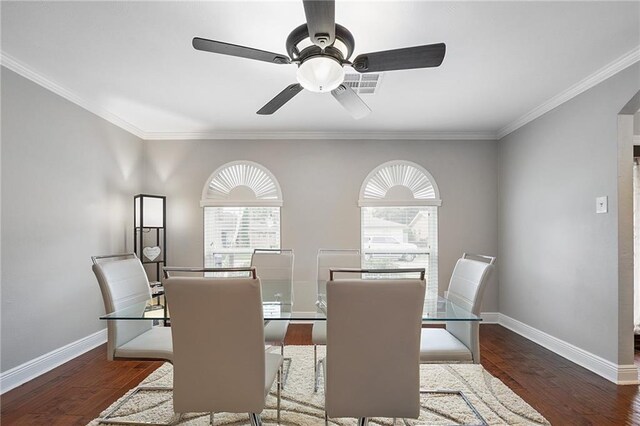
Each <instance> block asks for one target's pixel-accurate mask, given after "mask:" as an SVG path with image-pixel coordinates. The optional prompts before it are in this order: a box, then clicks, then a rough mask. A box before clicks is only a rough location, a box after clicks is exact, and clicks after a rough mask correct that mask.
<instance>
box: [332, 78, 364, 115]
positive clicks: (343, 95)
mask: <svg viewBox="0 0 640 426" xmlns="http://www.w3.org/2000/svg"><path fill="white" fill-rule="evenodd" d="M331 94H332V95H333V97H334V98H336V100H337V101H338V102H340V104H341V105H342V106H343V107H344V109H346V110H347V111H349V114H351V115H352V116H353V118H355V119H356V120H359V119H361V118H363V117H366V116H367V115H369V113H370V112H371V108H369V107H368V106H367V104H365V103H364V101H363V100H362V99H361V98H360V96H358V94H357V93H356V92H354V91H353V89H352V88H351V87H349V86H347V85H346V84H341V85H340V86H338V87H337V88H336V89H334V90H332V91H331Z"/></svg>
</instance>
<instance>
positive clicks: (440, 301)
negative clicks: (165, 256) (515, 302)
mask: <svg viewBox="0 0 640 426" xmlns="http://www.w3.org/2000/svg"><path fill="white" fill-rule="evenodd" d="M263 288H266V289H268V288H269V285H268V283H263ZM158 299H160V302H158ZM318 299H319V300H318V301H317V302H316V312H296V311H295V310H293V309H292V307H293V304H292V303H291V300H290V297H287V296H284V297H283V294H282V292H278V291H264V290H263V302H262V311H263V315H264V320H265V321H325V320H326V319H327V304H326V298H325V297H324V295H323V294H320V295H319V297H318ZM160 307H162V308H160ZM100 319H101V320H107V321H116V320H141V321H157V322H160V321H164V322H168V321H170V320H171V305H170V302H169V304H166V302H165V300H164V295H163V294H154V295H153V296H152V297H151V298H149V300H147V301H144V302H139V303H136V304H133V305H131V306H129V307H127V308H124V309H119V310H116V311H114V312H111V313H108V314H105V315H102V316H101V317H100ZM422 321H423V322H442V321H472V322H475V321H482V319H481V318H480V317H479V316H477V315H475V314H473V313H471V312H469V311H468V310H466V309H464V308H462V307H460V306H458V305H456V304H455V303H453V302H451V301H450V300H447V299H445V298H443V297H441V296H437V295H435V294H428V295H427V297H425V299H424V304H423V308H422Z"/></svg>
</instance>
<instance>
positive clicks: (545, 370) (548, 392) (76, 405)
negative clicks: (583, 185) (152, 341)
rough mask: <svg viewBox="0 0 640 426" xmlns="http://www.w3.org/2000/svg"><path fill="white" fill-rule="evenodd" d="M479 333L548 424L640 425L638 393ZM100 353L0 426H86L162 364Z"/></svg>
mask: <svg viewBox="0 0 640 426" xmlns="http://www.w3.org/2000/svg"><path fill="white" fill-rule="evenodd" d="M480 329H481V332H480V335H481V338H480V342H481V346H482V348H481V351H482V364H483V365H484V367H485V368H486V369H487V370H488V371H489V372H491V374H493V375H494V376H496V377H498V378H499V379H501V380H502V381H503V382H504V383H505V384H507V385H508V386H509V387H510V388H511V389H513V390H514V392H516V393H517V394H518V395H520V397H522V398H523V399H524V400H525V401H527V402H528V403H529V404H530V405H532V406H533V407H534V408H535V409H536V410H538V411H539V412H540V413H542V414H543V415H544V416H545V417H546V418H547V419H548V420H549V421H550V422H551V423H552V424H553V425H625V424H626V425H640V393H639V391H638V386H616V385H614V384H613V383H611V382H609V381H607V380H605V379H603V378H601V377H599V376H597V375H595V374H593V373H591V372H589V371H588V370H586V369H584V368H582V367H579V366H577V365H576V364H573V363H571V362H569V361H567V360H565V359H564V358H562V357H560V356H558V355H555V354H554V353H553V352H551V351H548V350H546V349H544V348H542V347H541V346H538V345H536V344H535V343H532V342H530V341H529V340H527V339H525V338H523V337H521V336H519V335H517V334H515V333H513V332H511V331H509V330H507V329H505V328H503V327H501V326H499V325H492V324H485V325H482V326H481V327H480ZM310 343H311V325H300V324H292V325H291V326H290V327H289V332H288V334H287V344H289V345H306V344H310ZM105 351H106V349H105V346H104V345H103V346H100V347H98V348H96V349H94V350H92V351H90V352H87V353H86V354H84V355H82V356H80V357H78V358H76V359H74V360H72V361H70V362H68V363H66V364H64V365H62V366H60V367H58V368H56V369H54V370H52V371H50V372H49V373H47V374H45V375H43V376H40V377H38V378H37V379H35V380H33V381H31V382H29V383H26V384H24V385H22V386H20V387H18V388H16V389H14V390H12V391H10V392H7V393H6V394H5V395H3V396H2V398H1V400H0V404H1V406H2V407H1V414H0V423H1V424H2V425H3V426H4V425H86V424H87V423H88V422H89V421H91V420H92V419H93V418H95V417H97V416H98V414H99V413H100V412H101V411H102V410H104V409H105V408H106V407H108V406H109V405H110V404H111V403H112V402H114V401H115V400H116V399H118V398H119V397H120V396H122V395H123V394H124V393H125V392H126V391H127V390H129V389H131V388H132V387H134V386H135V385H136V384H138V383H139V382H140V381H141V380H142V379H144V378H145V377H146V376H147V375H148V374H149V373H151V372H152V371H153V370H155V369H156V368H157V367H159V366H160V365H161V364H162V363H160V362H148V361H147V362H136V361H117V362H108V361H107V360H106V355H105ZM636 360H637V361H638V362H640V356H639V355H638V353H636Z"/></svg>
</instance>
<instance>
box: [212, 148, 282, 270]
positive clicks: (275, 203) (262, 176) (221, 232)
mask: <svg viewBox="0 0 640 426" xmlns="http://www.w3.org/2000/svg"><path fill="white" fill-rule="evenodd" d="M200 205H201V206H202V207H203V208H204V266H205V267H239V266H249V264H250V262H251V253H252V252H253V249H255V248H280V207H281V206H282V191H280V185H278V181H277V180H276V178H275V177H274V176H273V175H272V174H271V172H269V170H267V169H266V168H265V167H263V166H261V165H260V164H257V163H254V162H251V161H234V162H231V163H227V164H225V165H223V166H221V167H219V168H218V169H217V170H216V171H214V172H213V173H212V174H211V176H209V179H207V182H206V183H205V185H204V188H203V190H202V199H201V201H200Z"/></svg>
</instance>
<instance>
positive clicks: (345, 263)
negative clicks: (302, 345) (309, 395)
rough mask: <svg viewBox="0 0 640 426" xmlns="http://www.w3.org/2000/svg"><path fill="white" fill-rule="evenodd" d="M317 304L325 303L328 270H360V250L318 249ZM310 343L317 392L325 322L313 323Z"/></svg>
mask: <svg viewBox="0 0 640 426" xmlns="http://www.w3.org/2000/svg"><path fill="white" fill-rule="evenodd" d="M317 260H318V263H317V265H318V268H317V279H318V284H317V286H318V298H317V300H318V302H319V303H322V301H325V302H326V297H327V281H328V280H329V269H331V268H334V269H336V268H360V263H361V259H360V250H357V249H320V250H318V259H317ZM311 341H312V343H313V375H314V385H313V391H314V392H317V390H318V381H319V379H320V375H319V372H320V368H319V367H320V365H322V360H320V361H319V360H318V345H326V344H327V322H326V321H314V323H313V328H312V331H311Z"/></svg>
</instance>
